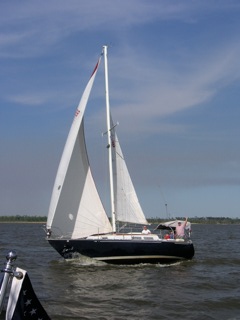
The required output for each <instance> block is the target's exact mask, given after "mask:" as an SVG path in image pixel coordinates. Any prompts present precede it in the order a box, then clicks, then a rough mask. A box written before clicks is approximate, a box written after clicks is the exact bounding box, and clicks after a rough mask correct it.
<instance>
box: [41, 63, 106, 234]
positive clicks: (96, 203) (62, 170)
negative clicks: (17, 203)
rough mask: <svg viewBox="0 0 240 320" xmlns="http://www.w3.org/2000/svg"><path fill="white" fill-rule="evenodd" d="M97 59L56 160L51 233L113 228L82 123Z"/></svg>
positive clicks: (50, 217)
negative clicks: (91, 163)
mask: <svg viewBox="0 0 240 320" xmlns="http://www.w3.org/2000/svg"><path fill="white" fill-rule="evenodd" d="M100 60H101V57H100V58H99V60H98V63H97V65H96V67H95V69H94V71H93V73H92V76H91V78H90V80H89V82H88V84H87V86H86V88H85V90H84V92H83V95H82V98H81V100H80V103H79V105H78V108H77V110H76V113H75V117H74V120H73V123H72V126H71V129H70V132H69V135H68V138H67V141H66V144H65V147H64V151H63V154H62V158H61V161H60V164H59V168H58V172H57V176H56V180H55V184H54V187H53V192H52V198H51V202H50V207H49V213H48V220H47V229H51V232H52V235H59V236H64V237H65V236H68V237H70V238H72V239H75V238H81V237H86V236H88V235H91V234H96V233H107V232H111V231H112V226H111V224H110V222H109V219H108V217H107V214H106V212H105V210H104V208H103V205H102V202H101V200H100V197H99V194H98V192H97V189H96V185H95V183H94V180H93V177H92V173H91V170H90V166H89V161H88V156H87V150H86V145H85V137H84V125H83V116H84V111H85V108H86V105H87V102H88V98H89V95H90V92H91V89H92V86H93V83H94V79H95V76H96V73H97V70H98V67H99V64H100Z"/></svg>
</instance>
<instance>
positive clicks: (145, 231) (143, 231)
mask: <svg viewBox="0 0 240 320" xmlns="http://www.w3.org/2000/svg"><path fill="white" fill-rule="evenodd" d="M142 233H143V234H150V233H151V231H150V230H149V229H148V228H147V227H146V226H143V230H142Z"/></svg>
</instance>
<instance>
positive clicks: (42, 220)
mask: <svg viewBox="0 0 240 320" xmlns="http://www.w3.org/2000/svg"><path fill="white" fill-rule="evenodd" d="M147 220H148V222H149V224H159V223H163V222H166V221H169V219H162V218H158V217H156V218H148V219H147ZM170 220H185V217H176V218H172V219H170ZM188 220H189V221H190V222H191V223H192V224H222V225H224V224H225V225H228V224H237V225H240V218H229V217H199V218H198V217H194V218H191V217H189V218H188ZM0 223H38V224H43V225H44V224H46V223H47V217H46V216H27V215H25V216H20V215H16V216H0Z"/></svg>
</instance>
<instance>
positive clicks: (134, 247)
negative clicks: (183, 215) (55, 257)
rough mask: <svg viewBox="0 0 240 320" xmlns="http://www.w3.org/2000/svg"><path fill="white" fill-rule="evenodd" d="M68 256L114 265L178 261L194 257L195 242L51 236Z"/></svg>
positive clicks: (53, 241)
mask: <svg viewBox="0 0 240 320" xmlns="http://www.w3.org/2000/svg"><path fill="white" fill-rule="evenodd" d="M48 242H49V244H50V245H51V246H52V247H53V248H54V249H55V250H56V251H57V252H58V253H59V254H60V255H61V256H62V257H63V258H65V259H71V258H74V257H76V254H80V255H83V256H87V257H89V258H93V259H96V260H98V261H104V262H107V263H111V264H139V263H165V264H166V263H174V262H177V261H181V260H189V259H192V257H193V256H194V247H193V244H192V242H175V241H172V242H170V241H169V242H168V241H161V242H159V241H151V242H149V241H134V242H133V241H128V240H124V241H123V240H121V241H117V240H114V241H113V240H92V239H91V240H90V239H75V240H63V239H58V240H54V239H48Z"/></svg>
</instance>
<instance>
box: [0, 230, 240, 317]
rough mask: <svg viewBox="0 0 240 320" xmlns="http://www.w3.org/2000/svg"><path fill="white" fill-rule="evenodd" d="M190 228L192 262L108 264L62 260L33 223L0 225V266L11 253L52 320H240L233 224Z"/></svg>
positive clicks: (236, 237) (238, 260) (236, 239)
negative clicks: (26, 274)
mask: <svg viewBox="0 0 240 320" xmlns="http://www.w3.org/2000/svg"><path fill="white" fill-rule="evenodd" d="M192 227H193V241H194V245H195V257H194V259H193V260H191V261H185V262H181V263H180V262H179V263H176V264H174V265H171V266H161V265H146V264H145V265H138V266H115V265H108V264H105V263H103V262H96V261H93V260H91V259H89V258H84V259H83V258H77V259H74V260H71V261H65V260H63V259H62V258H61V257H60V256H59V255H58V254H57V253H56V252H55V251H54V249H52V248H51V247H50V246H49V245H48V243H47V242H46V241H45V239H44V232H43V230H42V226H41V225H40V224H0V232H1V240H0V244H1V256H2V258H1V259H2V265H3V263H4V262H5V254H6V253H7V252H8V251H9V250H11V249H15V250H16V251H17V253H18V259H17V262H16V265H17V266H19V267H21V268H23V269H26V270H27V271H28V273H29V276H30V278H31V281H32V283H33V287H34V289H35V291H36V293H37V295H38V297H39V299H40V300H41V302H42V304H43V305H44V307H45V309H46V311H47V312H48V313H49V315H50V316H51V317H52V319H66V320H68V319H102V320H103V319H114V320H118V319H123V318H126V317H127V318H128V319H131V320H135V319H138V320H139V319H153V320H154V319H174V318H184V319H196V320H203V319H204V320H206V319H218V320H219V319H220V320H221V319H223V320H227V319H228V320H240V315H239V314H240V312H239V310H240V302H239V301H240V289H239V288H240V280H239V267H240V255H239V247H240V246H239V245H240V240H239V226H236V225H234V226H222V225H217V226H213V225H193V226H192ZM0 263H1V261H0Z"/></svg>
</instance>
